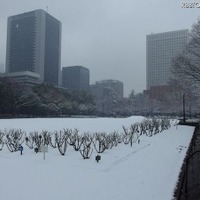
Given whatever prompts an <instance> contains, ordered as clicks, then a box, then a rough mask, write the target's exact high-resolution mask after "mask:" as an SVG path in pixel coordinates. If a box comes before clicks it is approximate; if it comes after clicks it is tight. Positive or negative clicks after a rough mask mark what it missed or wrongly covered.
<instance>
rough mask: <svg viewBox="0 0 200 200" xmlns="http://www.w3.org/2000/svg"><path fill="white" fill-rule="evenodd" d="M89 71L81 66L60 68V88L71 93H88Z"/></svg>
mask: <svg viewBox="0 0 200 200" xmlns="http://www.w3.org/2000/svg"><path fill="white" fill-rule="evenodd" d="M89 84H90V71H89V69H87V68H86V67H82V66H70V67H63V68H62V86H63V87H65V88H67V89H69V90H72V91H85V92H89Z"/></svg>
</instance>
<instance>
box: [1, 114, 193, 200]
mask: <svg viewBox="0 0 200 200" xmlns="http://www.w3.org/2000/svg"><path fill="white" fill-rule="evenodd" d="M142 119H143V118H142V117H129V118H119V119H116V118H81V119H79V118H74V119H72V118H68V119H65V118H62V119H5V120H0V130H8V129H10V128H18V129H19V128H20V129H22V130H24V131H26V132H30V131H42V130H49V131H54V130H62V129H63V128H72V129H74V128H78V129H79V131H80V132H88V131H89V132H91V133H93V132H95V131H105V132H112V131H118V132H119V133H120V132H122V131H123V129H122V125H124V126H125V127H129V126H130V125H131V124H132V123H134V122H137V121H141V120H142ZM193 131H194V128H193V127H187V126H178V127H177V128H176V126H172V127H171V128H170V129H169V130H167V131H164V132H162V133H159V134H157V135H155V136H153V137H147V136H142V137H141V138H140V143H139V144H134V145H133V147H130V145H125V144H119V145H118V146H117V147H113V148H112V149H110V150H106V151H105V152H104V153H103V154H101V160H100V162H99V163H96V161H95V159H94V157H95V156H96V153H95V151H94V152H93V154H92V157H91V158H90V159H88V160H84V159H83V158H82V157H81V155H80V153H79V152H75V151H74V150H73V149H72V147H71V146H68V148H67V152H66V155H65V156H61V155H60V153H59V152H58V150H57V149H51V148H50V147H49V151H48V153H47V154H46V159H45V160H44V159H43V154H42V153H38V154H36V153H34V152H33V150H30V149H28V147H26V145H25V144H23V146H24V151H23V155H22V156H21V155H20V153H19V152H15V153H10V152H9V151H8V149H7V147H6V146H4V148H3V150H2V151H0V169H1V175H0V177H1V186H0V199H1V200H14V199H17V200H18V199H20V200H64V199H70V200H133V199H135V200H171V199H172V197H173V191H174V188H175V186H176V182H177V179H178V175H179V172H180V168H181V165H182V162H183V159H184V157H185V154H186V151H187V148H188V145H189V142H190V140H191V137H192V133H193Z"/></svg>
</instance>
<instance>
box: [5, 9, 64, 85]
mask: <svg viewBox="0 0 200 200" xmlns="http://www.w3.org/2000/svg"><path fill="white" fill-rule="evenodd" d="M60 67H61V22H60V21H58V20H57V19H55V18H54V17H52V16H51V15H49V14H48V13H47V12H45V11H43V10H35V11H31V12H27V13H22V14H19V15H15V16H11V17H9V18H8V26H7V52H6V75H7V76H10V77H15V78H17V79H19V80H23V81H30V82H46V83H51V84H53V85H59V84H60V78H61V77H60V70H61V68H60Z"/></svg>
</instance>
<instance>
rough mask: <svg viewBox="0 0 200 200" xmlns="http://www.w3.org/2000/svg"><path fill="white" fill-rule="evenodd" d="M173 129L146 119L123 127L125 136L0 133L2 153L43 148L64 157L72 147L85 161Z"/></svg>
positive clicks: (75, 132) (164, 121)
mask: <svg viewBox="0 0 200 200" xmlns="http://www.w3.org/2000/svg"><path fill="white" fill-rule="evenodd" d="M170 126H171V123H170V120H169V119H158V118H147V119H144V120H143V121H142V122H140V123H135V124H132V125H131V126H130V127H129V128H126V127H124V126H123V130H124V131H123V132H122V133H118V132H116V131H114V132H112V133H109V134H108V133H105V132H95V133H93V134H91V133H89V132H85V133H83V134H80V133H79V131H78V129H74V130H72V129H63V130H62V131H55V132H49V131H42V132H41V133H39V132H37V131H35V132H30V133H28V134H27V133H25V132H24V131H22V130H20V129H19V130H18V129H10V130H8V131H4V132H3V131H0V150H2V149H3V147H4V145H6V146H7V148H8V150H9V151H10V152H16V151H18V150H19V146H21V145H22V144H23V143H24V144H25V145H26V146H27V147H28V148H30V149H33V150H34V151H35V152H36V153H37V152H38V151H41V147H42V146H49V147H51V148H54V149H58V151H59V152H60V154H61V155H62V156H64V155H65V154H66V151H67V147H68V146H72V147H73V148H74V150H75V151H77V152H79V153H80V154H81V156H82V157H83V158H84V159H89V158H90V157H91V155H92V153H93V150H95V151H96V153H98V154H100V153H103V152H104V151H105V150H108V149H112V148H113V147H115V146H117V145H118V144H120V143H124V144H130V145H131V146H133V144H134V143H139V142H140V139H139V138H140V136H141V135H146V136H149V137H151V136H153V135H155V134H157V133H160V132H162V131H164V130H167V129H168V128H169V127H170Z"/></svg>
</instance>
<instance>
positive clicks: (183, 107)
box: [183, 94, 185, 123]
mask: <svg viewBox="0 0 200 200" xmlns="http://www.w3.org/2000/svg"><path fill="white" fill-rule="evenodd" d="M183 123H185V94H183Z"/></svg>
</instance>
